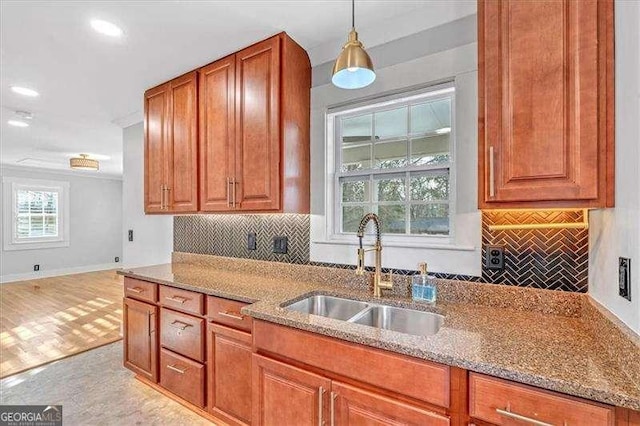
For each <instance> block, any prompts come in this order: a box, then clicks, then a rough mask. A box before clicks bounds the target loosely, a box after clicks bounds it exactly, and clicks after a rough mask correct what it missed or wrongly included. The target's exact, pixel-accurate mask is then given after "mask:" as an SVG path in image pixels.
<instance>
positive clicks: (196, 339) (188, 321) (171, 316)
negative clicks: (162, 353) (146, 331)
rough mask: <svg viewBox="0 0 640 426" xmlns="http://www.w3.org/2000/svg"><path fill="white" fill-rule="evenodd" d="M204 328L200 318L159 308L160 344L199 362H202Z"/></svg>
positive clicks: (202, 320)
mask: <svg viewBox="0 0 640 426" xmlns="http://www.w3.org/2000/svg"><path fill="white" fill-rule="evenodd" d="M204 329H205V323H204V319H202V318H196V317H193V316H191V315H187V314H183V313H181V312H176V311H172V310H170V309H166V308H162V309H161V310H160V344H161V345H162V346H163V347H165V348H168V349H171V350H172V351H174V352H177V353H179V354H181V355H184V356H187V357H189V358H191V359H195V360H196V361H199V362H204V336H203V335H204Z"/></svg>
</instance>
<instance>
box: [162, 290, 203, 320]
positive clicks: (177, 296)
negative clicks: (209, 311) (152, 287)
mask: <svg viewBox="0 0 640 426" xmlns="http://www.w3.org/2000/svg"><path fill="white" fill-rule="evenodd" d="M160 304H161V305H163V306H168V307H170V308H172V309H177V310H179V311H183V312H189V313H192V314H196V315H203V314H204V294H201V293H196V292H193V291H189V290H182V289H179V288H174V287H169V286H166V285H163V286H160Z"/></svg>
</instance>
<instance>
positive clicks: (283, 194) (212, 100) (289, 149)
mask: <svg viewBox="0 0 640 426" xmlns="http://www.w3.org/2000/svg"><path fill="white" fill-rule="evenodd" d="M198 74H199V109H200V150H199V153H200V210H201V211H206V212H229V211H270V212H296V213H308V212H309V201H310V200H309V108H310V88H311V66H310V63H309V58H308V56H307V53H306V52H305V51H304V50H303V49H302V48H301V47H300V46H299V45H297V44H296V43H295V42H294V41H293V40H292V39H291V38H289V37H288V36H287V35H286V34H284V33H282V34H279V35H277V36H274V37H271V38H269V39H267V40H265V41H262V42H260V43H257V44H255V45H253V46H250V47H248V48H246V49H244V50H241V51H240V52H237V53H235V54H233V55H230V56H228V57H226V58H223V59H220V60H219V61H216V62H214V63H212V64H210V65H207V66H206V67H203V68H201V69H200V70H199V71H198Z"/></svg>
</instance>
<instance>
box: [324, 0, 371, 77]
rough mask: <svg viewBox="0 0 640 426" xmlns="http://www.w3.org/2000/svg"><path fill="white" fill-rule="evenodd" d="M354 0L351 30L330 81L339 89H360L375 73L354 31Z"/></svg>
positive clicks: (353, 1) (353, 3)
mask: <svg viewBox="0 0 640 426" xmlns="http://www.w3.org/2000/svg"><path fill="white" fill-rule="evenodd" d="M355 7H356V6H355V0H351V31H350V32H349V39H348V41H347V42H346V43H345V45H344V46H343V47H342V52H340V55H339V56H338V59H336V63H335V64H334V65H333V77H331V82H332V83H333V85H334V86H337V87H339V88H341V89H361V88H363V87H366V86H368V85H370V84H371V83H373V81H374V80H375V79H376V73H375V72H374V71H373V63H372V62H371V58H370V57H369V55H368V54H367V51H366V50H364V46H363V45H362V43H361V42H360V41H359V40H358V33H357V32H356V22H355V21H356V18H355V13H356V12H355Z"/></svg>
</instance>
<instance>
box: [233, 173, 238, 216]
mask: <svg viewBox="0 0 640 426" xmlns="http://www.w3.org/2000/svg"><path fill="white" fill-rule="evenodd" d="M237 184H238V182H237V181H236V180H235V179H234V180H233V197H232V198H233V208H234V209H235V208H236V185H237Z"/></svg>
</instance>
